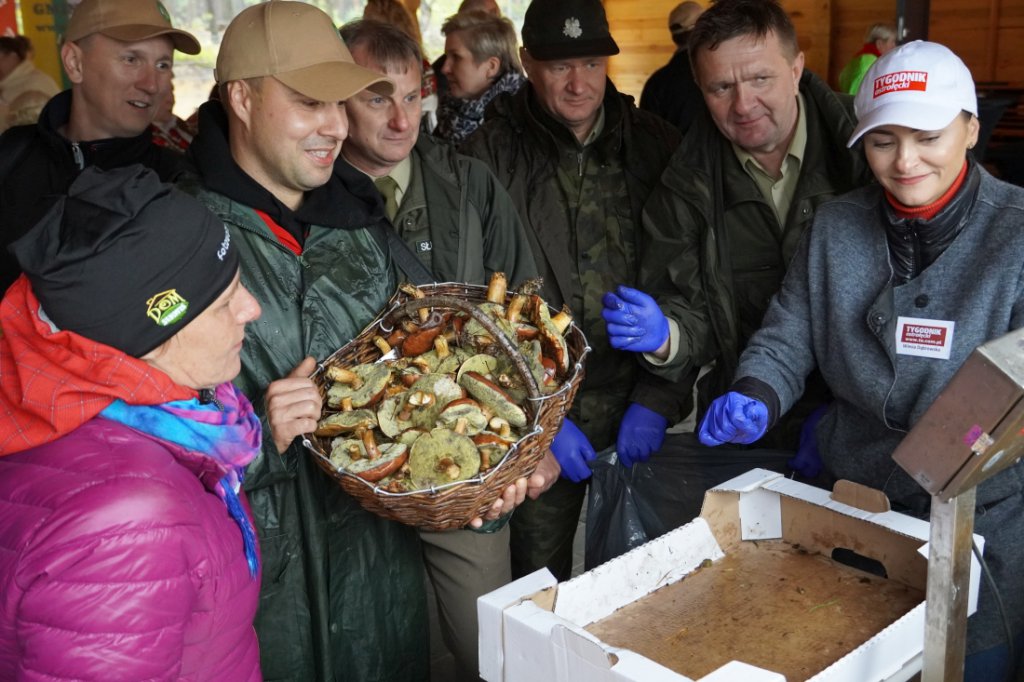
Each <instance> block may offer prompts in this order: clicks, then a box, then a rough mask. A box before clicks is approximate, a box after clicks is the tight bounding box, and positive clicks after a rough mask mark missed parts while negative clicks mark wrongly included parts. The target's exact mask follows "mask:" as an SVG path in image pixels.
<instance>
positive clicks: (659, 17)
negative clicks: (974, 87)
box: [604, 0, 1024, 97]
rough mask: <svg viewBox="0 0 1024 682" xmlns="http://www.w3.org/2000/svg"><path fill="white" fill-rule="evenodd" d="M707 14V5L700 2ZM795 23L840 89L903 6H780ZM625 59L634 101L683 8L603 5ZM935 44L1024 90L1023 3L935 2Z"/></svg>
mask: <svg viewBox="0 0 1024 682" xmlns="http://www.w3.org/2000/svg"><path fill="white" fill-rule="evenodd" d="M699 1H701V2H702V4H704V5H705V6H706V5H707V4H708V3H707V2H706V1H705V0H699ZM781 1H782V5H783V7H785V8H786V9H787V10H788V11H789V13H790V15H791V16H792V18H793V24H794V25H795V26H796V31H797V36H798V37H799V39H800V47H801V49H803V51H804V54H805V55H806V58H807V68H809V69H811V70H812V71H814V72H815V73H817V74H818V75H819V76H821V77H822V78H825V79H826V80H827V81H828V82H829V83H831V84H832V85H833V86H835V84H836V81H837V80H838V76H839V72H840V71H841V70H842V68H843V66H844V65H845V64H846V62H847V61H849V59H850V58H851V57H852V56H853V55H854V53H855V52H857V50H859V49H860V46H861V45H862V44H863V41H864V34H865V33H866V32H867V30H868V28H870V26H871V25H872V24H875V23H878V22H881V21H890V22H892V23H893V24H895V23H896V0H781ZM604 3H605V11H606V12H607V13H608V21H609V23H610V24H611V28H612V35H614V36H615V40H616V42H618V44H619V48H620V49H621V50H622V53H621V54H619V55H617V56H615V57H613V58H612V60H611V63H610V66H609V72H610V75H611V77H612V80H613V81H615V84H616V86H617V87H618V88H619V89H620V90H622V91H623V92H627V93H629V94H631V95H633V96H635V97H639V96H640V92H641V90H642V89H643V84H644V83H645V82H646V81H647V78H648V77H649V76H650V75H651V73H652V72H653V71H654V70H655V69H657V68H659V67H660V66H662V65H663V64H665V62H667V61H668V60H669V58H670V57H671V55H672V51H673V49H674V48H673V45H672V39H671V37H670V36H669V32H668V26H667V24H668V13H669V12H670V11H671V10H672V8H673V7H675V6H676V4H677V3H678V0H648V1H646V2H640V1H639V0H604ZM930 8H931V18H930V24H929V28H928V39H929V40H933V41H935V42H939V43H942V44H944V45H947V46H948V47H949V48H950V49H952V50H953V51H954V52H956V53H957V54H958V55H959V56H960V58H961V59H963V60H964V63H966V64H967V66H968V67H969V68H970V69H971V73H972V74H973V75H974V79H975V80H976V81H979V82H986V81H1005V82H1008V83H1010V84H1015V85H1022V86H1024V47H1022V46H1024V0H930Z"/></svg>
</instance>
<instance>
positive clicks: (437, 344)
mask: <svg viewBox="0 0 1024 682" xmlns="http://www.w3.org/2000/svg"><path fill="white" fill-rule="evenodd" d="M434 350H435V351H436V352H437V358H438V359H439V360H443V359H444V358H446V357H448V356H449V355H451V353H450V352H449V350H448V339H446V338H445V337H443V336H438V337H436V338H435V339H434Z"/></svg>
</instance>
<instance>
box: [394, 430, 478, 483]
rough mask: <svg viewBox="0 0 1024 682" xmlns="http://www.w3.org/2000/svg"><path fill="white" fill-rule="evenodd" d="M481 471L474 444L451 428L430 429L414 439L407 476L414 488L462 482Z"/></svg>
mask: <svg viewBox="0 0 1024 682" xmlns="http://www.w3.org/2000/svg"><path fill="white" fill-rule="evenodd" d="M479 472H480V454H479V453H478V452H477V449H476V445H474V444H473V441H472V440H470V439H469V437H468V436H464V435H462V434H460V433H456V432H454V431H452V430H450V429H433V430H432V431H431V432H430V433H426V434H424V435H422V436H420V437H419V438H417V439H416V442H415V443H413V444H412V451H411V452H410V453H409V478H410V481H411V482H412V484H413V486H414V487H415V488H417V489H422V490H426V489H429V488H433V487H436V486H439V485H444V484H446V483H453V482H455V481H464V480H466V479H467V478H472V477H473V476H476V475H477V473H479Z"/></svg>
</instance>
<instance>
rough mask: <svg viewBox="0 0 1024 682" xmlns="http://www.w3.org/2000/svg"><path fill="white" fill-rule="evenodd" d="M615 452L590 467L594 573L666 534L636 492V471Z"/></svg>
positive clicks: (589, 539) (589, 546) (589, 561)
mask: <svg viewBox="0 0 1024 682" xmlns="http://www.w3.org/2000/svg"><path fill="white" fill-rule="evenodd" d="M618 459H619V458H618V456H617V455H616V453H615V450H614V448H610V449H608V450H604V451H602V452H601V453H599V454H598V456H597V459H595V460H594V461H593V462H591V463H590V468H591V470H592V471H593V476H592V477H591V479H590V488H589V491H588V493H587V495H588V498H587V524H586V552H585V556H584V568H585V570H588V571H589V570H590V569H592V568H594V567H595V566H598V565H600V564H603V563H604V562H606V561H608V560H609V559H614V558H615V557H617V556H619V555H620V554H624V553H625V552H628V551H629V550H631V549H633V548H634V547H639V546H640V545H642V544H644V543H645V542H647V541H648V540H652V539H654V538H656V537H658V536H659V535H662V534H663V533H665V532H666V531H667V530H669V529H667V528H663V527H662V525H661V521H660V520H659V517H658V513H657V512H656V511H655V510H654V508H653V507H652V506H651V505H650V503H649V502H647V501H646V500H644V499H643V497H642V496H640V495H637V494H636V491H635V490H634V489H633V483H632V477H633V471H634V470H635V469H636V467H633V470H629V469H626V468H625V467H623V466H621V465H620V464H619V461H618Z"/></svg>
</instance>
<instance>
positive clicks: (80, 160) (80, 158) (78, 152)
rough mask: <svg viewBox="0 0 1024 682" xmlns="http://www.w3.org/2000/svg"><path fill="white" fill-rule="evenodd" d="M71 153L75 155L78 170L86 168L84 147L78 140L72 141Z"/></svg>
mask: <svg viewBox="0 0 1024 682" xmlns="http://www.w3.org/2000/svg"><path fill="white" fill-rule="evenodd" d="M71 155H72V156H74V157H75V165H76V166H78V170H85V155H84V154H82V148H81V147H79V146H78V143H77V142H72V143H71Z"/></svg>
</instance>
